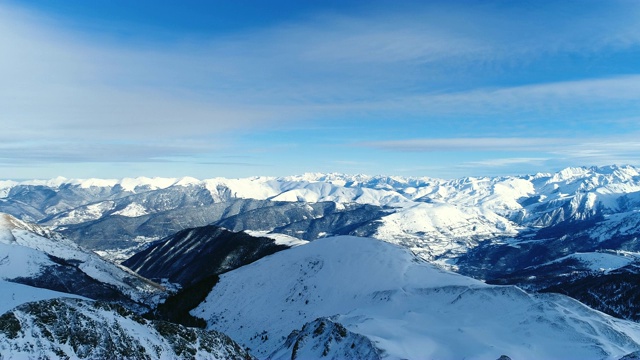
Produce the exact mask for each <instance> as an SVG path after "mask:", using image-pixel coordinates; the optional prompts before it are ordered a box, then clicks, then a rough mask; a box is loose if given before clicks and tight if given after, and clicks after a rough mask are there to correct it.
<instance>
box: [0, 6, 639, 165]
mask: <svg viewBox="0 0 640 360" xmlns="http://www.w3.org/2000/svg"><path fill="white" fill-rule="evenodd" d="M550 3H553V2H550ZM495 6H496V5H492V4H485V5H468V4H467V5H464V6H463V5H459V4H455V3H452V4H451V3H449V4H448V3H447V2H434V3H429V4H426V5H419V6H417V7H416V8H412V9H409V10H406V9H405V10H396V9H391V8H385V9H380V10H371V11H369V12H366V13H360V14H352V15H349V16H347V15H344V14H342V15H341V14H336V13H322V14H313V16H309V17H305V18H304V19H298V20H291V21H289V22H286V23H276V24H272V25H270V26H268V27H262V28H255V27H252V28H249V30H243V31H239V32H236V33H231V34H224V35H223V34H209V35H206V36H198V37H195V36H194V37H191V36H190V35H184V36H182V37H181V36H177V37H175V38H174V40H173V41H167V42H149V43H145V42H144V41H141V42H140V43H126V42H119V41H118V40H117V39H114V38H110V37H109V35H104V34H103V35H102V36H96V35H95V34H93V35H88V34H82V33H78V32H77V31H74V30H72V29H69V28H65V27H64V24H61V23H60V22H59V21H58V20H56V19H50V18H47V17H46V16H43V15H42V14H36V13H32V12H27V11H24V10H22V9H20V8H18V7H15V6H10V5H7V4H0V48H2V49H6V50H7V51H5V52H3V56H0V78H1V79H2V85H0V124H1V126H2V129H1V130H2V131H0V143H1V144H2V145H1V146H0V159H3V160H0V161H3V162H4V163H12V164H18V163H20V162H22V161H24V162H31V163H35V162H40V163H43V162H59V163H63V162H72V163H77V162H109V161H114V162H120V161H140V162H145V161H148V162H154V161H166V159H169V158H172V157H183V158H185V159H187V158H189V156H190V155H191V156H192V157H193V158H194V159H198V160H194V162H197V161H199V162H200V163H202V162H207V161H206V160H205V161H203V160H202V159H203V158H205V157H206V156H207V154H208V155H209V157H210V158H215V156H217V155H220V153H219V152H220V151H221V149H231V150H230V151H237V149H242V151H245V150H247V149H255V148H256V147H257V148H260V149H264V148H277V147H278V144H274V143H273V142H272V143H269V139H268V137H269V134H271V133H272V132H273V131H274V130H273V129H277V128H286V127H292V126H294V125H295V126H296V127H297V128H299V129H309V130H308V131H309V132H311V131H315V129H317V128H321V129H329V128H336V127H337V126H342V127H344V128H347V129H349V130H348V131H350V132H353V133H364V132H365V131H366V130H368V128H367V126H369V124H370V123H372V122H374V121H379V120H380V119H389V121H388V123H390V124H391V125H386V126H387V128H384V129H382V130H380V131H379V133H387V132H389V131H387V130H389V129H391V128H392V127H393V131H399V130H398V129H407V130H406V132H407V133H415V134H414V136H416V137H417V139H413V140H398V141H396V140H388V139H386V140H382V141H369V142H360V143H358V144H357V146H358V147H367V148H376V149H383V150H394V151H416V152H420V151H443V150H444V151H544V152H547V153H551V154H552V155H553V156H556V157H561V156H567V157H571V158H579V157H580V156H583V155H584V156H588V157H589V158H590V159H596V158H598V159H605V158H607V156H609V155H611V154H612V153H613V150H611V149H613V148H611V147H609V148H607V147H606V145H605V143H604V142H598V144H600V145H597V146H591V147H589V146H590V145H588V144H587V143H586V142H584V141H577V140H574V139H572V138H570V137H568V136H567V134H568V133H570V131H564V132H563V133H562V134H560V135H557V136H558V137H557V138H548V137H545V136H544V135H547V134H548V132H547V133H544V132H541V131H538V130H539V128H543V127H545V126H546V127H552V126H551V125H553V124H552V122H553V121H557V118H558V116H556V117H554V119H552V120H549V119H548V118H549V116H548V115H550V114H551V115H557V114H560V115H566V114H569V115H571V117H572V118H573V119H576V118H578V119H579V118H580V117H581V116H585V117H588V116H590V112H591V111H586V110H593V109H596V110H598V111H602V110H607V109H611V108H614V109H615V110H616V113H615V114H614V115H612V116H611V121H612V122H614V121H618V119H619V118H621V117H624V118H630V116H631V115H630V114H632V113H634V112H635V113H637V111H640V105H639V104H638V102H637V99H638V98H640V75H639V74H637V73H633V72H627V73H626V74H624V73H623V74H611V73H606V72H605V73H599V74H598V75H597V77H596V78H591V77H588V78H587V77H585V73H581V74H572V75H570V76H569V75H567V76H566V77H564V76H563V74H559V75H558V78H559V79H556V77H553V78H554V80H553V81H550V80H549V77H547V78H545V79H542V80H540V79H532V78H530V77H527V76H523V77H519V78H517V79H514V78H505V79H502V78H501V76H502V75H504V74H505V73H508V72H509V71H511V70H513V69H516V70H518V71H517V72H519V73H521V74H526V73H528V69H529V67H530V66H531V64H534V63H535V62H536V61H538V60H539V59H542V58H545V57H547V56H556V55H557V54H561V55H562V56H568V57H590V56H595V57H597V55H598V54H599V52H600V51H603V49H604V50H605V51H608V52H609V50H611V51H618V50H620V49H623V50H629V49H636V48H637V47H638V46H640V23H638V21H637V15H638V14H640V5H638V4H636V3H634V2H609V3H608V5H607V6H604V5H602V4H599V3H596V2H594V4H590V6H583V4H582V2H562V3H560V2H559V3H558V4H555V5H548V6H552V7H553V8H552V9H546V10H538V8H537V7H531V8H529V7H528V5H522V7H519V6H516V7H503V8H500V9H496V8H495ZM561 10H562V11H561ZM537 17H542V18H545V21H538V18H537ZM176 38H177V40H175V39H176ZM585 54H586V55H585ZM594 54H596V55H594ZM534 65H535V64H534ZM540 66H541V67H543V68H544V67H545V66H549V65H548V64H546V63H544V64H542V65H540ZM587 75H588V76H591V75H590V74H589V73H588V72H587ZM494 78H499V79H500V81H495V80H494ZM407 115H408V116H407ZM443 116H444V117H446V116H452V117H456V118H455V119H454V120H451V121H450V122H451V123H455V124H456V125H464V126H456V130H458V129H467V130H466V133H475V132H477V133H478V134H477V136H478V137H475V138H470V137H469V138H466V137H462V136H460V135H459V134H458V135H457V136H456V135H452V136H450V135H451V134H447V136H449V138H444V139H443V138H436V137H434V138H428V134H430V133H429V130H430V129H432V128H434V126H428V125H423V126H422V127H421V128H420V129H417V127H416V126H415V123H416V122H420V123H421V124H423V123H429V121H431V119H433V118H438V117H443ZM487 117H491V122H490V123H487V124H486V125H483V126H482V127H481V129H480V130H479V129H478V128H475V124H477V122H479V121H484V119H486V118H487ZM407 118H411V119H412V121H414V122H413V123H411V122H410V121H409V120H407ZM345 119H353V120H348V121H345ZM416 119H418V120H416ZM478 119H482V120H478ZM444 121H449V120H448V119H446V120H444ZM511 123H520V124H524V125H526V126H532V127H534V128H535V129H534V130H535V131H531V135H530V136H531V137H528V136H527V137H525V136H522V131H520V132H519V134H515V135H514V134H512V133H509V132H506V131H504V128H506V127H507V125H511ZM627 126H628V125H627ZM575 127H577V126H574V127H571V126H567V128H569V130H571V129H573V128H575ZM488 128H494V130H492V131H493V132H492V133H490V132H488V131H487V129H488ZM425 129H428V130H425ZM301 132H303V131H302V130H301ZM549 132H553V129H550V131H549ZM249 133H250V134H254V135H255V134H257V136H260V135H262V134H265V135H264V139H263V141H262V143H261V145H260V146H256V147H254V146H253V145H252V144H251V143H250V141H249V140H246V138H245V137H244V135H246V134H249ZM496 134H504V137H497V136H496ZM511 135H514V136H513V137H510V136H511ZM389 136H390V135H389ZM361 138H366V136H363V137H361ZM304 141H305V140H304V139H302V140H301V141H300V144H304ZM247 143H249V144H247ZM291 146H297V147H296V150H297V151H296V152H298V151H303V149H302V147H303V146H300V145H299V144H298V143H297V142H296V143H294V144H293V145H291ZM593 149H601V151H602V152H600V153H596V152H597V151H596V150H593ZM630 149H635V148H633V147H632V146H631V145H628V146H626V147H625V149H624V150H622V149H620V150H619V151H618V152H617V153H616V154H623V153H624V152H625V151H626V152H627V153H629V151H636V150H637V149H636V150H630ZM247 151H253V150H247ZM589 151H592V154H591V155H589V154H588V152H589ZM598 151H599V150H598ZM311 155H313V154H311ZM316 156H319V155H316ZM533 158H535V157H532V159H533ZM609 158H615V157H609ZM163 159H164V160H163ZM521 159H525V158H521ZM505 161H506V160H505ZM209 162H211V163H216V164H218V163H226V162H225V161H216V160H215V159H214V160H211V159H209ZM241 162H242V161H240V162H238V163H237V164H236V163H235V162H233V161H231V162H230V163H234V164H236V165H240V163H241ZM250 163H252V162H250V161H249V162H247V165H249V164H250ZM318 163H320V162H318ZM494 164H498V163H497V162H494ZM344 165H347V164H344Z"/></svg>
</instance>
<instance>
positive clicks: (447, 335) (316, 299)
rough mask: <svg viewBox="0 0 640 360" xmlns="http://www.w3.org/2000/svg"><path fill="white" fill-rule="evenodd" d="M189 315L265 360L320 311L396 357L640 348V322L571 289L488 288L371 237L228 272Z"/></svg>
mask: <svg viewBox="0 0 640 360" xmlns="http://www.w3.org/2000/svg"><path fill="white" fill-rule="evenodd" d="M191 313H192V314H193V315H195V316H199V317H203V318H204V319H206V320H207V324H208V328H211V329H216V330H220V331H222V332H225V333H227V334H228V335H230V336H231V337H232V338H234V339H235V340H236V341H239V342H240V343H241V344H243V345H244V346H249V347H250V348H251V349H252V350H253V351H254V354H255V355H257V356H258V357H259V358H264V357H266V356H268V355H269V353H270V352H271V351H274V350H275V349H277V348H278V346H279V345H280V344H281V343H282V342H283V340H284V338H285V337H286V336H288V335H289V333H290V332H291V331H293V330H296V329H300V328H302V326H303V325H304V324H305V323H307V322H310V321H313V320H314V319H316V318H318V317H322V316H324V317H331V318H332V319H334V320H335V321H337V322H340V323H342V324H343V325H345V326H346V327H347V329H348V330H350V331H352V332H354V333H358V334H362V335H365V336H367V337H369V338H370V339H372V340H373V341H374V342H375V343H376V346H378V347H379V348H381V349H383V350H385V354H386V356H387V357H389V358H409V359H416V358H438V359H440V358H445V359H451V358H456V359H462V358H488V359H497V358H498V357H499V356H500V355H502V354H506V355H508V356H510V357H512V358H514V359H516V358H517V359H549V358H576V359H578V358H579V359H596V358H597V359H600V358H617V357H620V356H622V355H625V354H627V353H630V352H632V351H635V350H638V349H640V345H639V343H640V325H639V324H636V323H632V322H628V321H622V320H617V319H614V318H612V317H609V316H606V315H604V314H602V313H599V312H596V311H594V310H591V309H589V308H587V307H585V306H584V305H582V304H580V303H578V302H577V301H574V300H572V299H569V298H567V297H564V296H560V295H529V294H527V293H525V292H524V291H522V290H520V289H518V288H516V287H501V286H489V285H486V284H484V283H482V282H479V281H476V280H473V279H470V278H466V277H463V276H460V275H456V274H453V273H449V272H446V271H443V270H440V269H438V268H436V267H434V266H433V265H430V264H428V263H426V262H424V261H421V260H419V259H418V258H416V257H414V256H413V255H412V254H411V253H410V252H408V251H407V250H406V249H403V248H400V247H397V246H394V245H391V244H387V243H384V242H381V241H378V240H374V239H367V238H354V237H334V238H324V239H319V240H316V241H313V242H310V243H309V244H307V245H305V246H300V247H296V248H293V249H290V250H287V251H283V252H279V253H276V254H274V255H272V256H269V257H266V258H263V259H261V260H259V261H257V262H255V263H253V264H250V265H247V266H244V267H242V268H239V269H236V270H234V271H231V272H229V273H226V274H224V275H222V276H221V278H220V282H219V283H218V285H216V286H215V287H214V288H213V290H212V292H211V293H210V294H209V295H208V297H207V298H206V300H205V302H203V303H202V304H200V305H199V306H198V307H197V308H195V309H194V310H192V311H191ZM263 332H266V334H267V335H268V338H267V339H266V340H265V339H264V338H261V336H259V334H261V333H263Z"/></svg>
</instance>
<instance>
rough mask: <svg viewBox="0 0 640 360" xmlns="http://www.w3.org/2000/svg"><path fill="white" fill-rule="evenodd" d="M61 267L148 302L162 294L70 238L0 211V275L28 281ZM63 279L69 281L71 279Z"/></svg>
mask: <svg viewBox="0 0 640 360" xmlns="http://www.w3.org/2000/svg"><path fill="white" fill-rule="evenodd" d="M38 233H40V234H42V235H45V236H48V237H45V236H41V235H39V234H38ZM61 267H62V268H63V269H65V270H66V271H71V273H72V274H75V275H73V276H82V277H84V276H86V277H88V278H90V279H93V280H94V281H95V282H96V283H97V284H103V285H104V286H105V287H106V288H109V289H111V288H115V289H118V291H120V292H122V294H124V295H126V296H127V297H129V298H130V299H131V300H133V301H136V302H141V303H144V302H150V303H149V304H151V303H153V302H154V301H158V300H159V299H160V298H161V297H162V296H164V295H163V289H162V288H161V287H160V286H159V285H157V284H154V283H152V282H150V281H148V280H146V279H144V278H142V277H140V276H138V275H136V274H135V273H133V272H131V271H129V270H128V269H126V268H124V267H119V266H117V265H115V264H113V263H110V262H108V261H106V260H103V259H102V258H100V257H99V256H98V255H97V254H95V253H91V252H87V251H84V250H82V249H81V248H80V247H79V246H78V245H76V244H75V243H74V242H72V241H70V240H67V239H65V238H63V237H61V236H59V235H57V234H54V233H51V232H49V231H47V230H45V229H42V228H39V227H38V226H37V225H32V224H28V223H25V222H23V221H20V220H18V219H16V218H14V217H12V216H10V215H7V214H1V213H0V279H3V280H7V281H12V280H13V281H19V282H30V279H37V278H39V277H43V276H49V275H51V274H50V272H55V270H54V269H56V270H57V269H60V268H61ZM64 274H65V275H69V273H68V272H65V273H64ZM63 280H64V281H71V282H73V279H63ZM45 285H46V284H45ZM99 286H100V285H99ZM85 295H87V296H89V295H88V294H85Z"/></svg>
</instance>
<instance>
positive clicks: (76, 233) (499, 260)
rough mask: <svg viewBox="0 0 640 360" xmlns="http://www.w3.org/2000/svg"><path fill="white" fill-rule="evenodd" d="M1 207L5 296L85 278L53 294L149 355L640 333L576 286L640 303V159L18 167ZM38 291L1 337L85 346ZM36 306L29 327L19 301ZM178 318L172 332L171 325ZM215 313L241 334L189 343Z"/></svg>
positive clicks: (504, 346)
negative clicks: (163, 170) (481, 172)
mask: <svg viewBox="0 0 640 360" xmlns="http://www.w3.org/2000/svg"><path fill="white" fill-rule="evenodd" d="M0 211H3V212H6V213H7V215H3V216H2V218H0V220H2V221H0V270H2V272H1V273H0V283H2V284H4V286H5V287H6V288H7V289H8V291H11V292H12V294H13V295H11V296H9V295H8V294H6V295H0V300H2V301H4V302H5V303H6V304H5V305H6V306H5V307H4V308H1V309H3V311H5V310H7V309H11V308H14V307H15V306H18V305H20V304H24V303H27V305H28V304H30V303H28V301H38V300H39V301H40V302H41V303H42V304H49V303H47V302H46V301H51V300H50V299H52V298H56V297H59V296H60V294H62V293H67V294H68V295H69V296H71V297H75V298H76V300H73V301H71V300H69V301H66V300H65V301H66V302H63V303H60V302H57V303H56V302H54V303H50V304H52V306H53V304H55V306H56V307H57V308H60V309H62V310H61V311H62V312H63V313H65V314H67V315H65V316H70V318H69V319H71V320H70V322H71V323H73V321H75V320H73V319H72V317H74V316H75V317H82V316H88V317H90V318H94V319H97V318H96V316H98V315H95V314H94V315H90V314H92V313H93V312H94V311H95V309H99V311H100V313H101V314H102V315H100V316H102V317H103V318H102V320H99V321H98V323H100V322H103V323H104V324H105V325H104V326H115V327H116V328H117V327H118V326H124V327H127V326H128V327H129V328H131V327H132V326H133V327H136V326H138V325H133V324H132V323H130V321H134V322H136V321H137V323H138V324H140V326H143V328H144V329H145V330H144V331H143V332H144V333H145V334H147V335H148V337H149V339H151V340H143V341H147V343H136V342H135V341H133V342H132V340H131V339H127V338H126V336H125V335H126V334H123V337H121V340H122V341H120V340H118V341H120V342H118V343H117V344H107V342H105V341H107V339H102V338H100V336H98V335H96V336H97V338H98V341H99V342H100V344H101V345H99V346H103V345H104V346H115V347H116V348H118V349H125V350H122V351H124V352H123V353H122V354H126V353H127V351H130V350H126V349H130V348H131V347H133V348H135V349H138V350H140V349H142V348H144V349H145V350H144V351H143V352H134V353H135V354H143V353H144V354H149V357H150V358H156V357H166V356H169V357H177V358H179V357H187V358H189V357H193V356H196V355H197V356H200V355H202V356H205V355H203V354H207V355H206V356H205V357H214V358H215V356H213V355H211V354H213V353H216V354H227V355H228V356H229V357H247V356H252V355H253V356H257V357H259V358H273V359H280V358H287V359H289V358H309V357H311V358H316V357H328V358H372V359H376V358H416V357H418V358H423V357H436V358H452V357H455V358H458V357H474V356H485V357H488V358H499V357H501V356H503V355H505V356H506V357H513V358H527V357H545V358H547V357H571V358H620V357H622V356H625V355H628V357H630V356H634V355H633V354H637V353H638V351H640V327H638V325H637V324H635V323H633V322H629V321H625V320H617V319H615V318H611V317H608V316H606V315H603V314H601V313H598V312H594V311H593V310H591V309H590V308H588V307H586V306H584V305H582V304H580V303H578V302H577V301H575V300H572V299H569V298H567V297H566V296H565V295H568V296H570V297H573V298H574V299H577V300H579V301H581V302H583V303H584V304H586V305H588V306H590V307H592V308H594V309H596V310H600V311H603V312H605V313H607V314H610V315H612V316H615V317H618V318H622V319H628V320H634V321H637V320H638V319H640V315H639V314H640V300H639V299H640V291H639V290H638V287H637V286H636V284H637V281H638V277H639V276H640V242H639V241H638V238H639V237H640V170H639V169H638V168H635V167H632V166H606V167H589V168H587V167H583V168H567V169H564V170H562V171H559V172H557V173H550V174H536V175H527V176H506V177H495V178H489V177H485V178H463V179H456V180H441V179H433V178H403V177H386V176H364V175H357V176H349V175H341V174H305V175H302V176H292V177H283V178H271V177H255V178H247V179H223V178H215V179H208V180H197V179H193V178H182V179H162V178H154V179H150V178H137V179H122V180H101V179H88V180H67V179H62V178H58V179H52V180H45V181H26V182H12V181H0ZM9 214H10V215H9ZM371 238H375V239H376V240H374V239H371ZM381 241H382V242H381ZM387 243H390V244H387ZM85 249H87V250H85ZM90 250H93V251H95V252H97V253H98V254H99V255H101V256H102V257H103V258H100V257H98V256H97V255H96V254H94V253H93V252H91V251H90ZM104 258H106V259H109V260H111V261H114V262H116V263H120V264H121V265H115V264H113V263H111V262H109V261H106V260H104ZM429 263H430V264H429ZM17 264H20V266H16V265H17ZM125 266H126V267H128V268H129V269H131V270H129V269H127V268H125ZM451 270H453V271H455V272H457V273H458V274H454V273H450V272H449V271H451ZM134 272H135V273H134ZM460 274H461V275H460ZM463 275H464V276H463ZM466 276H470V277H472V278H476V279H480V280H482V281H476V280H473V279H471V278H469V277H466ZM159 284H163V285H162V286H161V285H159ZM511 285H517V286H518V287H519V288H516V287H512V286H511ZM165 286H166V287H167V288H165ZM176 288H179V290H177V291H176V290H171V289H176ZM520 288H521V289H524V291H523V290H520ZM167 289H169V290H167ZM525 291H526V292H525ZM531 293H533V294H531ZM557 294H561V295H557ZM87 299H93V300H100V301H103V302H104V301H107V302H108V303H96V305H90V304H93V303H85V301H88V300H87ZM43 301H44V302H43ZM56 301H57V300H56ZM74 301H75V302H74ZM33 304H37V303H33ZM99 304H107V305H99ZM95 306H97V308H95ZM36 308H37V307H36ZM36 308H33V307H32V308H28V307H23V308H21V307H20V306H18V307H16V308H14V309H16V310H13V311H17V312H15V314H16V315H15V316H14V317H15V319H14V318H13V317H12V316H11V315H6V314H10V312H8V313H6V314H5V315H3V316H2V319H0V320H1V321H0V350H2V351H11V352H12V353H15V354H18V352H16V351H19V349H18V348H17V347H15V346H14V343H15V341H18V342H19V341H22V340H19V339H21V338H24V339H27V338H29V336H36V335H33V334H39V335H37V336H36V338H38V339H40V340H38V341H40V343H39V344H40V345H41V346H40V345H39V346H40V350H42V349H48V350H42V351H45V352H33V353H29V354H30V356H53V355H41V354H45V353H46V354H58V353H60V354H62V353H64V354H65V356H71V357H80V358H82V357H83V356H84V355H82V356H81V355H80V354H84V353H83V351H84V350H83V348H82V346H80V347H72V350H69V349H68V348H65V347H64V346H62V345H60V344H62V343H63V342H65V341H66V342H67V343H73V342H78V341H80V342H81V340H78V339H76V340H74V339H73V338H71V337H61V338H60V339H57V338H56V339H54V341H53V342H52V340H51V339H49V338H46V339H45V338H42V337H41V336H42V334H46V333H47V331H49V332H51V328H50V327H43V325H41V324H43V323H46V324H49V323H47V321H49V322H50V320H46V319H44V320H43V319H36V317H37V316H38V313H39V312H43V313H46V312H44V310H38V311H35V310H33V309H36ZM63 308H64V309H63ZM121 308H122V309H124V310H119V309H121ZM74 309H75V310H74ZM78 309H80V310H78ZM63 310H64V311H63ZM125 310H126V311H127V312H131V314H129V313H127V314H125V315H122V314H124V312H123V311H125ZM28 311H31V313H29V314H28ZM68 314H75V315H73V316H72V315H68ZM83 314H84V315H83ZM118 314H119V315H118ZM18 315H19V316H18ZM45 315H46V314H45ZM118 316H124V318H126V319H128V320H123V319H121V318H118ZM45 317H46V316H45ZM27 318H29V319H33V320H29V321H28V322H20V324H19V329H22V330H20V331H22V333H20V334H18V333H17V332H16V330H15V329H17V328H18V327H17V325H16V319H18V320H20V319H27ZM116 318H117V320H113V319H116ZM465 319H466V320H465ZM469 319H472V320H469ZM2 321H4V322H2ZM113 321H115V322H113ZM162 321H165V322H162ZM98 323H96V324H98ZM125 323H126V324H129V325H126V326H125V325H123V324H125ZM109 324H110V325H109ZM158 324H170V325H166V326H165V325H158ZM423 324H431V325H430V326H429V327H428V328H429V329H437V332H436V331H435V330H434V331H431V330H429V329H425V328H424V326H423ZM477 324H482V328H479V327H477ZM586 324H589V325H588V326H587V325H586ZM185 325H186V326H192V327H193V326H195V327H200V328H203V329H199V330H197V331H196V330H186V329H188V328H184V327H182V326H185ZM96 326H102V325H96ZM167 326H168V327H171V330H170V331H169V330H168V331H169V333H171V334H174V335H170V336H169V338H170V339H169V340H167V339H166V336H165V334H163V333H161V332H159V330H158V327H160V328H162V329H168V328H167ZM63 328H64V327H63V326H62V324H57V325H55V329H63ZM141 329H142V328H141ZM154 329H155V330H154ZM506 329H508V331H507V330H506ZM532 329H533V330H532ZM3 331H4V335H3ZM56 331H58V330H56ZM60 331H62V330H60ZM140 331H142V330H140ZM213 331H220V332H223V333H225V334H227V335H229V336H231V338H232V339H233V340H234V341H237V342H238V344H239V345H229V344H232V343H230V342H227V341H226V340H224V341H222V342H220V343H217V344H218V345H220V346H222V347H224V348H227V349H231V348H233V349H234V350H229V351H231V352H228V353H224V352H219V350H220V348H219V346H218V345H216V346H218V347H215V349H214V348H213V347H211V348H207V349H201V348H197V347H193V346H191V345H189V346H186V347H185V346H183V345H180V346H179V347H178V348H176V347H175V346H174V345H175V344H174V343H172V341H173V342H177V343H181V344H184V341H185V340H184V339H191V340H188V341H196V340H194V339H200V340H197V341H198V342H199V343H200V344H203V343H212V342H215V341H214V340H213V338H218V337H217V335H215V334H217V333H215V332H213ZM29 334H32V335H29ZM61 334H62V333H61ZM175 334H180V335H175ZM212 334H213V335H212ZM147 335H145V336H147ZM2 336H4V338H3V337H2ZM65 336H66V335H65ZM210 336H213V338H211V337H210ZM205 338H206V339H209V340H203V339H205ZM3 339H4V340H3ZM6 339H10V340H6ZM11 339H13V340H15V341H13V340H11ZM17 339H18V340H17ZM558 339H560V340H558ZM562 339H564V340H562ZM569 339H572V340H571V341H569ZM576 339H578V340H576ZM3 341H4V342H3ZM188 341H187V342H188ZM150 343H155V344H156V345H153V346H152V347H149V346H148V344H150ZM560 343H562V344H565V345H563V346H559V345H558V344H560ZM569 343H571V344H572V345H570V346H567V345H566V344H569ZM79 344H80V343H79ZM172 344H174V345H172ZM417 344H422V345H417ZM425 344H431V345H429V346H427V345H425ZM594 344H597V345H594ZM192 345H193V344H192ZM556 345H558V346H556ZM583 345H584V346H583ZM228 346H231V348H229V347H228ZM236 346H237V348H236ZM9 349H11V350H9ZM153 349H161V350H158V351H159V352H158V351H156V352H155V353H154V352H153V351H154V350H153ZM212 349H213V350H212ZM238 349H240V350H242V351H245V352H242V351H238ZM40 350H39V351H40ZM138 350H136V351H138ZM20 351H21V350H20ZM67 351H68V352H67ZM118 351H120V350H118ZM176 351H177V352H176ZM225 351H226V350H225ZM246 351H248V352H246ZM249 353H251V355H249ZM19 354H21V355H20V356H22V355H25V354H27V353H19ZM36 354H40V355H36ZM60 354H59V355H60ZM118 354H121V353H118ZM194 354H196V355H194ZM227 355H224V356H223V357H225V356H227ZM16 356H18V355H16ZM60 356H62V355H60ZM123 356H126V355H123ZM216 356H217V355H216Z"/></svg>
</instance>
